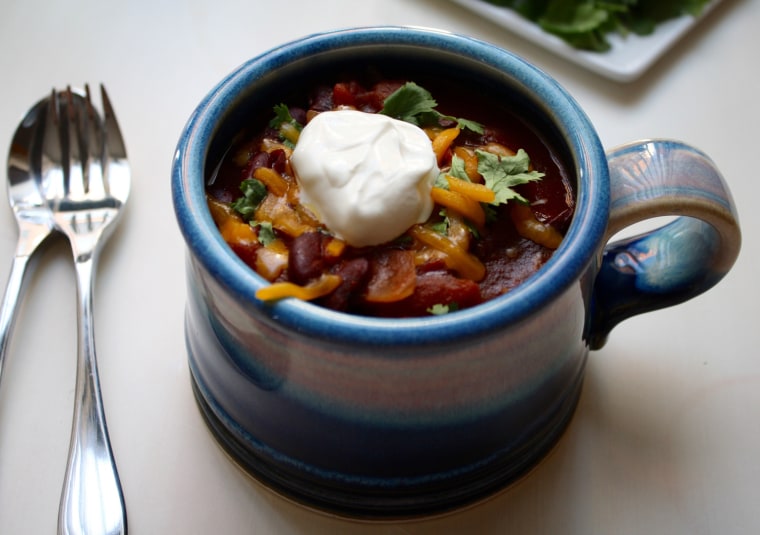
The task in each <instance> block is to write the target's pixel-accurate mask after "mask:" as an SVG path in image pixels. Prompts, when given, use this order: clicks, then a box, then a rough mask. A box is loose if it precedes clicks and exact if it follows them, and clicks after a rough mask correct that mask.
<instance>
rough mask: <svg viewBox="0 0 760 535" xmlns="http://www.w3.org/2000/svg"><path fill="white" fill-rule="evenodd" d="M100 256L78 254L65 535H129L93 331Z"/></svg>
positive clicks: (61, 527) (62, 520)
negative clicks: (76, 341)
mask: <svg viewBox="0 0 760 535" xmlns="http://www.w3.org/2000/svg"><path fill="white" fill-rule="evenodd" d="M94 267H95V256H94V254H93V253H91V252H87V253H77V252H76V251H75V268H76V275H77V298H78V305H77V306H78V322H77V323H78V333H79V334H78V351H77V377H76V390H75V398H74V421H73V424H72V429H71V443H70V447H69V459H68V463H67V467H66V477H65V480H64V485H63V492H62V493H61V504H60V509H59V514H58V533H59V534H60V535H64V534H65V535H74V534H84V533H86V534H88V535H92V534H98V535H100V534H103V535H106V534H108V535H115V534H126V533H127V514H126V507H125V504H124V495H123V493H122V489H121V483H120V481H119V474H118V472H117V470H116V463H115V461H114V458H113V453H112V451H111V444H110V441H109V439H108V429H107V427H106V418H105V413H104V411H103V401H102V398H101V393H100V381H99V379H98V365H97V361H96V356H95V336H94V331H93V314H92V289H93V274H94Z"/></svg>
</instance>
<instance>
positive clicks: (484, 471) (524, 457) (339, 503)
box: [190, 370, 582, 521]
mask: <svg viewBox="0 0 760 535" xmlns="http://www.w3.org/2000/svg"><path fill="white" fill-rule="evenodd" d="M190 376H191V383H192V389H193V393H194V395H195V400H196V402H197V405H198V407H199V409H200V412H201V415H202V416H203V419H204V421H205V422H206V425H207V426H208V428H209V430H210V432H211V434H212V436H213V437H214V438H215V439H216V441H217V443H218V444H219V445H220V446H221V448H222V449H223V450H224V451H225V453H226V454H227V455H228V456H229V457H230V458H231V460H232V461H233V462H234V463H235V464H237V465H238V466H239V467H240V468H241V469H242V470H243V471H244V472H246V473H247V474H248V475H250V476H252V477H253V478H254V479H255V480H256V481H257V482H259V483H261V484H262V485H263V486H264V487H266V488H268V489H269V490H271V491H273V492H274V493H275V494H277V495H279V496H281V497H283V498H284V499H286V500H288V501H290V502H294V503H296V504H299V505H301V506H303V507H306V508H308V509H311V510H315V511H317V512H320V513H324V514H328V515H331V516H338V517H344V518H349V519H352V520H364V521H394V520H395V521H399V520H404V519H415V518H421V517H430V516H438V515H442V514H447V513H451V512H454V511H456V510H460V509H464V508H466V507H468V506H472V505H475V504H477V503H479V502H481V501H484V500H486V499H487V498H489V497H492V496H493V495H494V494H496V493H497V492H499V491H501V490H504V489H505V488H506V487H508V486H509V485H510V484H512V483H514V482H515V481H516V480H517V479H519V478H520V477H521V476H523V475H525V474H526V473H527V472H528V471H529V470H530V469H531V468H533V467H534V466H535V465H536V464H537V463H538V462H539V461H540V460H541V459H543V458H544V457H545V456H546V455H547V453H548V452H549V451H550V450H551V449H552V448H553V447H554V445H555V444H556V443H557V441H558V440H559V438H560V437H561V436H562V434H563V433H564V431H565V429H566V428H567V426H568V424H569V423H570V420H571V419H572V415H573V414H574V412H575V408H576V406H577V404H578V400H579V398H580V392H581V386H582V381H578V382H577V383H576V385H575V387H574V388H573V390H572V391H571V392H569V393H568V395H567V396H565V397H564V399H563V401H562V402H561V403H560V404H559V405H558V407H557V409H556V411H554V414H553V415H552V416H551V418H550V419H548V420H547V421H546V422H545V425H544V426H542V429H541V432H539V433H537V434H536V435H535V436H534V437H533V438H532V439H531V440H530V441H529V442H526V443H525V444H524V445H523V446H521V447H520V448H519V449H518V450H513V451H510V452H509V454H507V455H503V456H498V457H495V458H494V459H492V460H489V462H487V463H484V464H480V465H479V466H478V467H477V468H476V469H472V470H466V469H464V470H462V471H461V472H460V473H457V474H455V475H451V476H450V477H443V478H439V479H437V480H436V482H435V483H428V484H425V485H419V486H417V487H413V488H409V487H404V488H399V487H398V486H394V485H388V486H387V487H384V488H371V489H367V488H361V487H357V486H354V485H348V484H336V483H335V482H334V481H325V480H320V479H317V478H315V477H314V475H313V474H309V473H307V472H305V471H304V472H303V473H295V472H294V471H293V470H292V469H288V468H286V467H284V466H280V465H278V463H276V462H275V461H273V460H272V459H268V458H264V456H262V455H260V454H259V453H258V452H256V451H254V448H252V447H250V446H249V445H248V444H246V441H245V440H244V439H243V438H241V437H240V436H238V435H237V434H236V433H233V432H232V431H231V430H230V429H229V428H228V427H227V426H226V425H225V423H224V421H223V420H222V419H220V418H219V417H218V416H217V415H216V414H215V412H214V410H213V408H212V406H211V404H210V402H209V400H207V399H206V397H205V396H204V394H203V391H202V388H201V387H200V385H199V383H198V381H197V380H196V378H195V377H194V375H193V373H192V370H191V374H190Z"/></svg>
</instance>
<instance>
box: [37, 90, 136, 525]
mask: <svg viewBox="0 0 760 535" xmlns="http://www.w3.org/2000/svg"><path fill="white" fill-rule="evenodd" d="M100 89H101V99H102V105H103V117H102V119H101V117H100V116H99V114H98V112H97V111H96V110H95V107H94V106H93V103H92V99H91V96H90V90H89V87H88V86H85V94H84V98H81V96H78V94H77V93H75V92H73V91H72V90H71V88H67V90H66V91H64V92H62V93H57V92H55V91H53V93H52V95H51V98H50V102H51V109H50V112H51V113H50V115H51V117H52V118H53V121H55V122H56V123H57V129H54V131H55V132H57V133H58V136H59V140H58V141H59V142H60V147H61V155H62V156H61V159H62V162H61V167H62V169H63V173H61V174H60V175H59V179H56V180H51V181H50V182H48V183H45V184H43V190H44V192H45V197H46V199H47V202H48V204H49V206H50V208H51V210H52V212H53V219H54V222H55V225H56V227H57V228H58V229H59V230H60V231H61V232H62V233H63V234H65V235H66V236H67V237H68V239H69V242H70V243H71V249H72V252H73V255H74V265H75V271H76V278H77V299H78V300H77V312H78V322H77V324H78V338H77V343H78V351H77V376H76V390H75V398H74V419H73V423H72V430H71V443H70V448H69V458H68V462H67V467H66V477H65V480H64V485H63V491H62V493H61V503H60V510H59V516H58V533H59V534H67V535H68V534H75V533H76V534H79V533H87V534H95V533H97V534H109V535H110V534H117V533H118V534H125V533H126V532H127V515H126V507H125V504H124V495H123V493H122V489H121V483H120V481H119V475H118V472H117V469H116V463H115V461H114V457H113V453H112V451H111V444H110V441H109V438H108V429H107V427H106V418H105V412H104V410H103V401H102V398H101V391H100V380H99V378H98V366H97V360H96V354H95V335H94V329H93V312H92V309H93V298H92V295H93V287H94V275H95V266H96V262H97V258H98V253H99V251H100V248H101V246H102V245H103V244H104V243H105V241H106V240H107V239H108V237H109V236H110V235H111V233H112V232H113V230H114V228H115V224H116V222H117V221H118V220H119V219H120V216H121V214H122V208H123V207H124V203H125V202H126V200H127V197H128V195H129V184H130V171H129V165H128V163H127V154H126V150H125V147H124V141H123V139H122V136H121V132H120V130H119V126H118V124H117V122H116V117H115V115H114V112H113V108H112V107H111V102H110V100H109V98H108V95H107V94H106V91H105V88H104V87H103V86H102V85H101V87H100Z"/></svg>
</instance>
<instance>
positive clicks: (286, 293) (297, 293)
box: [256, 273, 342, 301]
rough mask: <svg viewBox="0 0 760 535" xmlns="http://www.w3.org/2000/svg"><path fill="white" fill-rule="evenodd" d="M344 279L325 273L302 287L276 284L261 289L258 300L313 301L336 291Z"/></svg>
mask: <svg viewBox="0 0 760 535" xmlns="http://www.w3.org/2000/svg"><path fill="white" fill-rule="evenodd" d="M341 282H342V279H341V278H340V277H339V276H338V275H331V274H329V273H324V274H323V275H322V276H321V277H319V278H318V279H317V280H315V281H314V282H311V283H309V284H307V285H305V286H300V285H298V284H294V283H292V282H275V283H273V284H270V285H269V286H265V287H263V288H259V289H258V290H257V291H256V299H260V300H262V301H276V300H278V299H285V298H286V297H295V298H297V299H302V300H304V301H311V300H312V299H316V298H318V297H322V296H323V295H327V294H329V293H330V292H332V291H333V290H335V289H336V288H337V287H338V286H340V283H341Z"/></svg>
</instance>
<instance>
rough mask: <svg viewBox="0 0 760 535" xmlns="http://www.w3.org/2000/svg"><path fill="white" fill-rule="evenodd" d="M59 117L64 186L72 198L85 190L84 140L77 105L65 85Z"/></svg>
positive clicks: (68, 87) (82, 194)
mask: <svg viewBox="0 0 760 535" xmlns="http://www.w3.org/2000/svg"><path fill="white" fill-rule="evenodd" d="M63 105H64V109H63V110H62V113H59V117H60V119H61V139H62V146H63V164H64V165H63V170H64V188H66V189H67V191H68V192H69V195H70V196H72V197H74V198H81V197H83V196H84V194H85V192H86V176H85V159H86V157H87V156H86V140H85V138H84V133H83V132H82V127H81V119H82V118H81V113H80V110H79V105H78V103H77V102H76V100H75V95H74V93H73V92H72V91H71V87H70V86H67V87H66V92H65V93H64V100H63Z"/></svg>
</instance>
